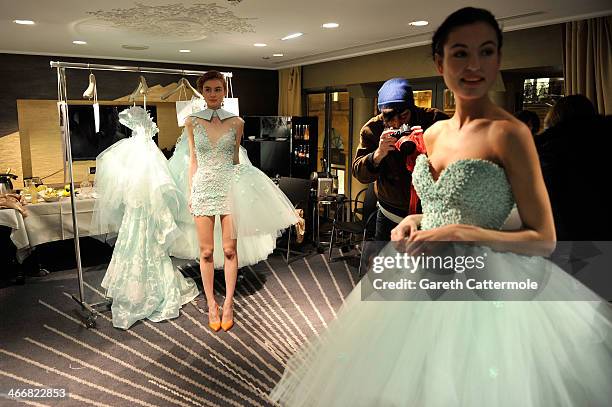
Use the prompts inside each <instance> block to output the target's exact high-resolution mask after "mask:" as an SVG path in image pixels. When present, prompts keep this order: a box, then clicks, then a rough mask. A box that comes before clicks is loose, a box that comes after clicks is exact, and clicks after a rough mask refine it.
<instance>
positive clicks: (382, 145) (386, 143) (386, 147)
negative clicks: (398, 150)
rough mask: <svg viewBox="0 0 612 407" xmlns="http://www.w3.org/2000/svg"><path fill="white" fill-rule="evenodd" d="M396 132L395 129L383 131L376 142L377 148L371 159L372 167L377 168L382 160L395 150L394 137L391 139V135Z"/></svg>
mask: <svg viewBox="0 0 612 407" xmlns="http://www.w3.org/2000/svg"><path fill="white" fill-rule="evenodd" d="M396 132H397V130H396V129H389V130H385V131H383V133H382V134H381V135H380V140H379V141H378V148H377V149H376V151H374V156H373V157H372V158H373V160H374V165H376V166H378V165H379V164H380V162H381V161H382V159H383V158H385V157H386V156H387V154H389V151H393V150H395V141H396V139H395V137H392V136H391V135H392V134H395V133H396Z"/></svg>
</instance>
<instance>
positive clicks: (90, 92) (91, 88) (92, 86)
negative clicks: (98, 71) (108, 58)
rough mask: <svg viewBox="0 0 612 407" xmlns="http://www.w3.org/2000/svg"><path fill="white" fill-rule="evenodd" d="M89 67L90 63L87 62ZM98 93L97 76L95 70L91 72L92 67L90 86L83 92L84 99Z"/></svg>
mask: <svg viewBox="0 0 612 407" xmlns="http://www.w3.org/2000/svg"><path fill="white" fill-rule="evenodd" d="M87 67H88V68H89V64H87ZM95 93H96V77H95V76H94V74H93V72H91V69H90V70H89V86H87V89H85V92H83V99H91V98H93V97H94V94H95Z"/></svg>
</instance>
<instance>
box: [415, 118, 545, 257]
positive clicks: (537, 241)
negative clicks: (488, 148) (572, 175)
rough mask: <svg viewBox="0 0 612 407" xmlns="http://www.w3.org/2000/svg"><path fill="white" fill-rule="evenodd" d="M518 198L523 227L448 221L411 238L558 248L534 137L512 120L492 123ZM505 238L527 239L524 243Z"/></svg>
mask: <svg viewBox="0 0 612 407" xmlns="http://www.w3.org/2000/svg"><path fill="white" fill-rule="evenodd" d="M488 140H489V142H491V143H492V145H493V147H494V149H495V150H496V151H495V153H496V154H497V156H498V157H499V159H500V161H501V163H502V165H503V167H504V169H505V172H506V176H507V177H508V180H509V182H510V186H511V187H512V193H513V195H514V199H515V201H516V205H517V208H518V211H519V215H520V217H521V219H522V221H523V229H520V230H516V231H499V230H491V229H484V228H481V227H478V226H474V225H446V226H443V227H440V228H437V229H433V230H427V231H418V232H416V233H414V234H413V235H412V236H411V237H410V238H409V240H440V241H453V240H459V241H473V242H498V243H499V248H500V249H503V248H504V246H505V248H509V249H511V250H512V251H514V252H518V253H522V254H529V255H549V254H550V253H551V252H552V251H553V250H554V248H555V239H556V236H555V227H554V221H553V216H552V209H551V207H550V201H549V198H548V193H547V191H546V186H545V185H544V180H543V178H542V172H541V169H540V164H539V160H538V155H537V152H536V148H535V144H534V142H533V137H532V136H531V134H530V133H529V130H528V129H527V127H526V126H520V125H517V124H516V123H513V122H511V121H508V120H503V121H499V122H496V123H494V124H492V126H491V130H490V133H489V135H488ZM505 242H524V243H525V244H524V245H517V244H516V243H512V244H510V245H508V244H506V245H504V243H505Z"/></svg>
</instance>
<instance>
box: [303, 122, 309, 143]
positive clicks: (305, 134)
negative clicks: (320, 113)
mask: <svg viewBox="0 0 612 407" xmlns="http://www.w3.org/2000/svg"><path fill="white" fill-rule="evenodd" d="M309 128H310V126H309V125H307V124H306V125H304V140H310V130H309Z"/></svg>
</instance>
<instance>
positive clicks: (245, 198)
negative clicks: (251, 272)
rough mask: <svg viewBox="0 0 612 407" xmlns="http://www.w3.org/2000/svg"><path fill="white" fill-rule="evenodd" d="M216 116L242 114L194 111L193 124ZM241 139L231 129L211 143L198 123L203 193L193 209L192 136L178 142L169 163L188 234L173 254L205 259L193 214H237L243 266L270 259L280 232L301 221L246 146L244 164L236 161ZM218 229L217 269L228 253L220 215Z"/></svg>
mask: <svg viewBox="0 0 612 407" xmlns="http://www.w3.org/2000/svg"><path fill="white" fill-rule="evenodd" d="M213 114H214V115H218V116H219V117H220V119H221V120H226V119H229V118H231V117H235V116H236V115H235V114H233V113H231V112H228V111H226V110H224V109H218V110H214V111H213V110H212V109H205V110H202V111H199V112H194V113H192V114H191V117H189V118H188V119H187V120H195V119H194V118H200V119H204V120H211V117H212V115H213ZM235 136H236V134H235V132H234V131H233V130H230V131H229V132H227V133H226V134H224V135H222V136H221V137H220V138H219V140H218V141H217V142H216V143H211V141H210V140H209V139H208V136H207V134H206V132H205V130H204V127H203V126H201V125H200V124H198V123H197V121H196V122H195V125H194V142H195V148H196V151H197V154H198V162H199V163H201V165H200V164H199V170H198V172H196V174H194V179H193V184H194V185H199V188H198V189H199V191H198V192H197V193H195V194H194V195H193V196H192V205H191V206H192V208H191V209H192V210H191V211H190V210H189V209H188V203H187V198H188V197H189V196H191V193H190V191H189V181H188V178H187V177H188V169H189V159H190V158H189V145H188V143H187V134H186V132H185V131H183V133H182V134H181V136H180V137H179V139H178V140H177V142H176V148H175V150H174V154H173V155H172V157H171V158H170V160H169V163H168V165H169V168H170V173H171V175H172V177H173V179H174V182H175V184H176V185H177V187H178V188H179V189H180V190H181V192H182V194H181V200H180V202H179V205H180V206H181V208H182V209H181V210H180V211H179V217H178V218H177V222H178V224H179V229H180V230H181V233H182V236H181V239H179V240H177V241H176V242H175V243H174V244H173V245H171V247H170V254H171V255H172V256H175V257H178V258H183V259H192V260H196V259H199V258H200V249H199V245H198V238H197V233H196V227H195V222H194V218H193V214H196V215H198V216H201V215H221V214H231V215H232V225H233V231H232V236H233V237H234V238H235V239H236V255H237V259H238V267H244V266H248V265H253V264H256V263H258V262H260V261H262V260H265V259H266V258H267V257H268V256H269V255H270V254H271V253H272V252H273V251H274V249H275V247H276V238H277V237H278V235H279V233H280V232H281V231H283V230H284V229H286V228H287V227H289V226H291V225H293V224H295V223H297V222H298V220H299V218H298V217H297V215H296V214H295V210H294V208H293V205H292V204H291V202H290V201H289V199H288V198H287V197H286V196H285V194H283V192H282V191H281V190H280V188H278V186H276V185H275V184H274V183H273V182H272V181H271V180H270V178H268V176H267V175H266V174H264V173H263V172H261V171H260V170H259V169H257V168H255V167H254V166H253V165H252V164H251V162H250V161H249V159H248V156H247V154H246V150H245V149H244V148H243V147H240V150H239V163H238V164H234V163H233V154H234V147H235V143H236V139H235ZM192 212H193V214H192ZM214 230H215V232H214V233H215V242H214V247H215V248H216V250H214V251H213V258H214V259H213V260H214V267H215V268H222V267H223V262H224V255H223V250H220V248H222V247H223V245H222V239H221V230H222V229H221V224H220V220H219V216H216V220H215V229H214Z"/></svg>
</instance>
